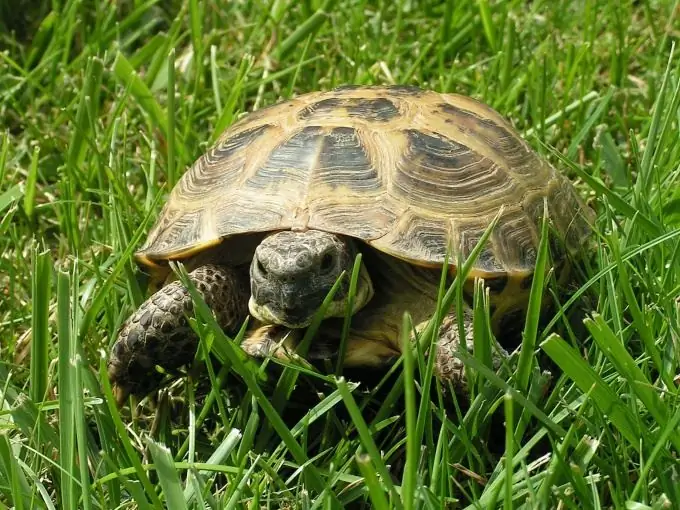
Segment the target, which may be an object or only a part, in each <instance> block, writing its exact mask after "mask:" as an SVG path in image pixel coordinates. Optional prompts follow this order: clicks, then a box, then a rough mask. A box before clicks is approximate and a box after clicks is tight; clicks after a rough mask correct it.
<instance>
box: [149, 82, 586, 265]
mask: <svg viewBox="0 0 680 510" xmlns="http://www.w3.org/2000/svg"><path fill="white" fill-rule="evenodd" d="M545 203H547V204H548V212H549V217H550V220H551V222H552V225H553V228H554V230H555V231H557V232H558V233H559V234H561V237H562V238H563V239H564V240H565V241H566V243H565V244H566V245H567V246H568V247H578V246H579V245H580V243H581V241H582V240H583V238H584V237H585V236H587V235H588V232H589V228H588V223H589V218H590V214H591V211H590V210H589V209H588V208H586V207H585V206H584V205H583V203H582V202H581V200H580V199H579V197H578V196H577V194H576V192H575V190H574V188H573V186H572V185H571V183H570V182H569V181H568V180H567V179H566V178H565V177H564V176H562V175H560V174H559V173H558V172H557V171H556V170H555V169H554V168H553V167H552V166H551V165H550V164H548V163H547V162H546V161H545V160H543V159H542V158H540V157H539V156H538V155H537V154H536V153H535V152H534V151H532V150H531V149H530V147H529V146H528V145H527V144H526V143H525V142H524V141H523V140H522V139H521V138H520V136H519V135H518V133H517V132H516V131H515V130H514V129H513V128H512V126H511V125H510V124H509V123H508V122H507V121H505V120H504V119H503V118H502V117H501V116H500V114H498V113H497V112H496V111H494V110H493V109H491V108H490V107H488V106H486V105H484V104H482V103H480V102H478V101H475V100H473V99H471V98H468V97H464V96H460V95H455V94H440V93H437V92H432V91H426V90H422V89H419V88H415V87H404V86H394V87H358V86H349V87H341V88H337V89H335V90H332V91H329V92H315V93H311V94H305V95H302V96H299V97H297V98H295V99H292V100H289V101H285V102H282V103H278V104H276V105H274V106H271V107H269V108H265V109H262V110H259V111H257V112H255V113H251V114H249V115H247V116H245V117H244V118H243V119H241V120H240V121H239V122H237V123H235V124H234V125H233V126H231V127H230V128H229V129H227V130H226V131H225V132H224V133H223V134H222V135H221V137H220V138H219V140H218V141H217V143H216V144H215V146H214V147H213V148H212V149H211V150H210V151H209V152H207V153H206V154H205V155H203V156H202V157H201V158H199V159H198V161H196V163H195V164H194V165H193V166H192V167H191V169H190V170H189V171H187V172H186V173H185V174H184V175H183V177H182V178H181V180H180V181H179V182H178V184H177V186H175V188H174V189H173V190H172V192H171V194H170V197H169V200H168V201H167V203H166V205H165V207H164V208H163V211H162V212H161V214H160V217H159V219H158V221H157V223H156V225H155V226H154V227H153V229H152V230H151V232H150V233H149V236H148V239H147V241H146V243H145V244H144V246H143V247H142V248H141V250H140V251H139V252H138V253H137V255H136V257H137V260H138V261H140V262H141V263H142V264H146V265H149V266H154V265H158V263H159V262H162V261H166V260H174V259H183V258H186V257H189V256H191V255H193V254H196V253H199V252H201V251H202V250H204V249H206V248H208V247H210V246H214V245H216V244H218V243H220V242H221V241H222V240H224V239H226V238H229V237H231V236H235V235H238V234H245V233H255V232H269V231H279V230H288V229H293V230H296V229H297V230H305V229H318V230H324V231H327V232H333V233H337V234H343V235H347V236H351V237H354V238H357V239H360V240H362V241H365V242H366V243H368V244H369V245H370V246H372V247H374V248H376V249H377V250H379V251H381V252H384V253H387V254H390V255H393V256H395V257H398V258H400V259H402V260H406V261H409V262H411V263H414V264H417V265H421V266H431V267H436V266H440V265H441V264H442V263H443V262H444V260H445V258H446V256H447V252H450V254H455V253H456V252H457V250H459V249H460V250H461V252H462V255H463V257H465V256H467V255H468V254H469V253H470V251H471V250H472V249H473V248H474V247H475V244H476V243H477V241H478V240H479V238H480V237H481V236H482V234H483V233H484V231H485V229H486V228H487V227H488V225H489V222H490V221H492V219H493V218H494V217H495V216H496V215H497V214H498V213H499V210H500V209H501V208H502V215H501V218H500V221H499V223H498V225H497V228H496V229H495V231H494V232H493V233H492V234H491V237H490V240H489V242H488V243H487V245H486V247H485V249H484V250H483V252H482V253H481V255H480V256H479V258H478V259H477V262H476V264H475V267H474V268H473V269H472V276H483V277H487V278H489V277H498V276H501V275H508V274H513V275H515V276H521V275H523V274H531V273H532V272H533V269H534V265H535V262H536V248H537V245H538V239H539V233H540V224H541V221H542V218H543V210H544V204H545ZM453 259H454V260H455V257H453Z"/></svg>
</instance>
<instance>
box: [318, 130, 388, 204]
mask: <svg viewBox="0 0 680 510" xmlns="http://www.w3.org/2000/svg"><path fill="white" fill-rule="evenodd" d="M323 144H324V145H323V148H322V150H321V153H320V154H319V161H318V169H317V171H318V176H319V178H320V179H321V180H322V181H323V182H324V183H325V184H327V185H329V186H331V188H337V187H340V186H346V187H347V188H349V189H352V190H356V191H359V192H364V191H369V190H377V189H380V188H381V182H380V178H379V176H378V173H377V171H376V169H375V168H374V167H373V164H372V163H371V160H370V158H369V155H368V152H367V151H366V147H364V146H363V144H362V143H361V138H360V137H359V135H358V133H357V132H356V130H355V129H354V128H349V127H337V128H334V129H333V130H332V131H331V132H330V133H329V134H328V135H327V136H326V137H325V139H324V142H323Z"/></svg>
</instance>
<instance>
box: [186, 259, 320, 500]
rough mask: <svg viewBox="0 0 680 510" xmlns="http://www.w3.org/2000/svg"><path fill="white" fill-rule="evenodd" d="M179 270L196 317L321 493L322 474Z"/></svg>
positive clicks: (187, 277) (310, 482)
mask: <svg viewBox="0 0 680 510" xmlns="http://www.w3.org/2000/svg"><path fill="white" fill-rule="evenodd" d="M178 269H179V271H178V272H179V275H180V277H181V281H182V283H183V284H184V285H185V286H186V287H187V289H188V290H189V293H190V294H191V297H192V300H193V302H194V307H195V308H194V309H195V311H196V314H197V316H198V317H200V318H201V320H202V321H203V322H205V323H206V324H208V326H209V327H210V329H211V330H212V331H213V333H214V334H215V339H216V341H217V343H219V344H220V345H222V346H223V348H224V353H225V355H226V356H227V358H228V359H229V361H230V362H231V364H232V366H233V367H234V370H235V371H236V372H237V373H238V374H239V375H240V376H241V377H242V378H243V380H244V381H245V382H246V384H247V385H248V389H249V390H250V391H251V392H252V394H253V395H254V396H255V398H256V399H257V402H258V404H259V405H260V407H261V408H262V411H263V412H264V413H265V415H266V416H267V418H268V420H269V421H270V422H271V424H272V426H273V427H274V430H276V432H277V434H278V435H279V436H280V437H281V439H282V440H283V442H284V443H285V445H286V447H287V448H288V450H289V451H290V453H291V455H292V456H293V458H294V459H295V461H296V462H298V464H300V465H301V466H302V465H305V466H306V467H305V473H307V474H308V475H309V480H308V481H309V484H310V486H311V487H312V488H313V489H314V490H315V491H318V492H319V493H321V492H323V488H324V484H323V480H322V478H321V475H320V474H319V472H318V471H317V470H316V468H315V467H314V466H313V465H311V464H309V463H308V459H307V455H306V454H305V452H304V450H303V449H302V448H301V447H300V444H299V443H298V442H297V441H296V440H295V438H294V437H293V436H292V434H291V433H290V430H288V427H287V426H286V424H285V422H284V421H283V420H282V419H281V416H280V415H279V414H278V413H277V412H276V410H275V409H274V406H272V404H271V403H270V402H269V399H268V398H267V396H266V395H265V394H264V392H263V391H262V389H261V388H260V386H259V384H258V382H257V379H256V377H255V375H254V374H253V372H252V371H251V369H250V368H249V367H248V366H247V365H246V363H244V361H243V356H244V354H243V351H242V350H240V349H238V348H237V347H236V346H235V345H233V344H232V343H231V342H230V341H229V339H228V338H227V337H226V335H225V334H224V333H223V332H222V330H221V328H220V327H219V325H218V324H217V322H216V320H215V318H214V317H213V316H212V313H211V312H210V309H209V308H208V306H207V305H206V304H205V301H203V299H202V298H201V295H200V294H199V293H198V291H197V290H196V287H195V286H194V285H193V283H192V282H191V280H190V279H189V276H188V274H186V271H185V270H184V269H183V268H178ZM237 349H238V350H237Z"/></svg>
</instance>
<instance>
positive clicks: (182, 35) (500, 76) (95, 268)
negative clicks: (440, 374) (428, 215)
mask: <svg viewBox="0 0 680 510" xmlns="http://www.w3.org/2000/svg"><path fill="white" fill-rule="evenodd" d="M679 15H680V10H679V6H678V2H677V1H663V0H658V1H651V0H640V1H636V2H615V1H609V2H597V1H593V0H583V1H565V2H548V1H534V2H525V1H521V0H505V1H489V0H478V1H476V2H472V1H470V2H453V1H448V2H412V1H400V2H383V1H379V2H366V1H361V0H355V1H340V0H338V1H333V0H325V1H323V2H321V1H311V0H306V1H302V2H288V1H287V0H274V1H271V2H252V1H247V0H246V1H242V2H228V1H226V0H221V1H216V2H198V1H197V0H185V1H179V0H168V1H164V2H160V1H157V0H127V1H120V2H95V1H91V0H53V1H52V2H48V1H42V2H39V1H37V2H30V1H27V0H25V1H24V0H18V1H16V2H9V3H8V2H3V3H1V4H0V293H1V295H2V299H0V338H1V342H0V356H1V357H0V395H2V396H3V399H2V409H1V410H0V508H10V507H11V508H17V509H24V508H76V507H77V508H84V509H93V508H133V507H137V508H142V509H145V508H160V507H163V506H165V507H167V508H171V509H175V508H177V509H184V508H206V507H210V508H245V507H247V508H255V507H267V508H279V507H282V506H283V507H289V508H337V507H340V506H343V505H344V506H355V507H359V508H360V507H375V508H378V509H380V508H400V507H403V508H442V507H443V506H446V507H447V508H520V507H526V508H555V507H558V508H635V509H643V508H671V507H675V506H678V505H680V489H679V487H680V484H678V477H679V476H680V472H679V471H680V465H679V463H678V454H680V434H678V430H679V429H678V423H680V405H679V401H678V396H679V390H678V384H677V380H678V377H677V374H678V373H679V371H678V363H679V361H680V359H679V356H678V352H680V351H679V350H678V342H680V300H679V298H678V296H680V144H679V143H678V131H679V128H680V126H679V124H680V109H679V108H678V106H679V102H680V67H679V65H680V61H679V59H678V51H677V49H676V48H675V46H674V44H675V41H676V40H677V39H678V35H679V34H680V21H678V16H679ZM346 83H358V84H378V83H407V84H417V85H420V86H423V87H428V88H432V89H435V90H439V91H456V92H460V93H464V94H469V95H471V96H473V97H476V98H479V99H481V100H483V101H485V102H487V103H488V104H490V105H492V106H493V107H495V108H496V109H498V110H499V111H500V112H501V113H502V114H503V115H505V116H506V117H508V118H509V119H511V121H512V122H513V124H514V125H515V126H516V127H517V129H518V130H519V131H520V132H522V133H524V134H525V136H526V138H527V140H528V141H529V142H530V143H531V144H532V145H533V146H534V148H535V149H536V150H537V151H539V152H540V153H542V154H543V155H544V156H545V157H546V158H548V159H549V160H550V161H552V162H553V163H554V164H556V165H558V166H559V167H560V168H561V169H562V170H563V171H564V172H566V173H567V174H568V175H569V176H570V177H571V178H572V179H573V181H574V182H575V183H576V185H577V187H578V189H579V191H580V192H581V193H582V195H583V196H584V198H586V199H587V201H588V202H589V203H590V204H591V205H592V206H593V207H594V208H595V209H596V210H597V213H598V220H597V232H596V234H595V235H594V240H595V241H597V242H596V244H597V249H596V253H595V255H594V257H593V260H592V263H591V264H590V266H589V267H588V268H587V270H586V275H585V279H584V282H583V284H582V285H580V286H578V287H576V288H574V289H573V294H572V296H573V297H571V298H568V299H565V300H562V307H561V308H560V309H559V310H558V312H557V313H555V314H554V315H552V316H551V317H549V318H548V319H549V320H548V323H547V324H544V323H542V322H541V323H539V322H538V321H537V320H536V316H535V310H537V306H538V304H539V303H538V300H537V299H536V300H532V303H533V308H532V310H531V312H530V315H529V319H528V321H527V326H526V329H525V334H524V342H523V344H522V346H521V347H520V350H519V354H518V356H517V358H518V359H519V361H520V362H519V365H518V366H517V368H512V367H507V368H506V369H503V370H501V371H500V372H499V373H498V374H496V373H495V372H493V371H492V370H490V369H489V368H488V361H489V359H490V353H488V352H485V353H484V352H483V353H482V356H481V357H480V358H474V357H472V356H470V355H464V356H463V358H464V360H465V361H466V364H467V365H468V367H470V376H471V377H472V378H473V381H474V384H471V385H470V399H469V402H467V403H465V402H463V401H462V400H461V401H457V400H454V401H452V402H451V401H447V400H445V399H444V398H443V396H442V393H441V391H439V390H440V388H439V384H438V383H437V382H436V381H433V380H431V378H430V374H431V372H432V367H431V365H428V364H427V358H423V356H422V352H421V351H420V350H418V351H415V352H414V353H413V354H412V355H409V356H405V357H404V359H403V360H402V361H401V362H400V363H398V364H397V365H396V366H395V367H394V368H393V369H392V371H391V372H390V373H388V374H387V375H386V376H385V378H384V379H382V380H381V381H380V382H379V383H378V384H376V386H375V388H373V387H369V388H364V387H357V385H356V384H355V383H354V381H353V380H352V378H351V377H350V376H349V375H346V376H345V377H336V376H335V375H327V374H334V372H335V370H334V367H329V370H328V372H327V374H319V373H317V372H316V371H315V370H313V369H312V368H311V367H309V366H307V365H305V364H304V363H298V364H290V365H288V366H286V367H283V370H280V372H281V375H280V376H276V375H272V371H270V370H267V369H266V368H267V367H266V365H267V363H265V366H264V367H260V366H259V365H257V364H253V363H250V362H248V360H245V359H244V358H243V356H242V353H241V351H240V350H239V349H238V348H236V347H235V345H234V344H232V343H230V342H228V341H226V340H225V339H224V338H223V337H221V336H220V335H221V333H220V332H219V331H216V330H215V328H211V327H210V324H208V325H207V327H206V326H204V325H203V324H202V323H201V322H196V323H195V325H196V327H197V329H198V330H199V331H200V333H201V337H202V346H203V347H204V348H211V349H212V351H213V353H214V355H215V356H216V357H217V358H218V359H219V360H220V361H222V363H220V364H216V365H215V366H213V365H212V364H208V365H207V368H208V370H207V372H208V376H207V377H206V376H202V377H198V378H197V377H195V374H194V373H193V372H190V373H189V376H188V377H187V378H185V379H184V380H180V381H178V382H175V383H174V384H173V385H172V386H171V387H170V388H169V389H168V390H167V391H165V392H163V393H162V394H161V396H160V397H159V400H158V402H157V404H155V405H153V406H152V405H151V404H149V405H147V406H146V407H143V408H141V411H140V410H137V411H135V412H134V413H130V412H129V411H128V410H125V411H124V412H123V413H122V414H121V413H120V412H119V411H118V410H117V409H116V408H115V406H114V405H113V401H112V399H111V394H110V389H109V388H108V386H107V385H106V384H105V378H104V377H103V374H104V363H105V361H104V360H105V356H106V352H107V350H108V348H109V346H110V344H111V343H112V341H113V340H114V337H115V334H116V331H117V329H118V328H119V327H120V324H121V323H122V321H123V320H124V319H125V318H126V317H127V315H128V314H129V313H130V312H131V310H132V309H133V308H134V307H135V306H137V305H138V304H140V303H141V301H143V299H144V296H145V290H146V281H145V280H144V278H142V277H141V276H140V275H139V273H138V272H137V270H136V269H135V268H134V265H133V263H132V261H131V254H132V253H133V252H134V250H135V248H136V247H137V246H138V245H139V244H140V242H141V241H142V240H143V237H144V234H145V232H146V231H147V230H148V228H149V227H150V224H151V222H153V219H154V218H155V216H156V214H157V213H158V211H159V208H160V204H161V203H162V201H163V200H164V198H165V196H166V194H167V192H168V190H169V188H170V186H171V185H172V183H174V182H176V180H177V178H178V177H179V175H181V173H182V172H183V171H184V170H185V169H186V168H187V166H188V165H190V164H191V163H192V162H193V161H194V160H195V159H196V158H197V157H198V156H199V155H200V154H201V153H202V152H203V151H205V149H206V148H207V147H208V146H209V145H210V144H211V143H212V141H214V140H215V138H216V137H217V136H218V135H219V133H220V132H221V131H222V130H223V129H224V128H225V127H226V126H228V125H230V124H231V123H232V122H234V121H235V120H236V119H237V118H238V117H239V116H240V115H241V114H242V113H244V112H248V111H251V110H254V109H257V108H262V107H264V106H266V105H269V104H272V103H274V102H275V101H277V100H278V99H281V98H286V97H289V96H291V95H293V94H298V93H302V92H307V91H311V90H316V89H327V88H331V87H333V86H336V85H340V84H346ZM549 288H552V285H550V286H549ZM459 295H460V293H459V292H457V291H456V290H455V288H454V289H452V291H451V292H449V293H448V294H447V296H446V298H445V299H446V300H448V301H449V302H452V301H455V300H457V299H458V296H459ZM442 296H443V294H442ZM475 301H476V305H477V306H476V310H475V332H476V335H477V342H478V344H479V345H483V344H484V342H483V341H482V340H480V338H481V339H483V338H486V336H488V325H486V324H485V320H486V318H485V315H486V314H485V313H483V308H484V306H486V303H485V299H484V296H483V295H481V294H478V295H477V296H476V300H475ZM576 309H584V310H585V320H584V321H578V320H577V321H574V320H573V319H571V320H570V318H571V317H572V316H573V314H572V312H573V311H574V310H576ZM480 312H482V313H480ZM199 315H202V316H203V317H204V319H210V316H209V314H206V313H205V310H203V311H202V313H199ZM208 322H210V321H209V320H208ZM427 335H430V337H429V339H430V340H431V333H428V332H425V333H424V337H425V338H424V341H423V343H424V345H426V344H427V341H428V337H427ZM481 351H483V349H482V350H481ZM481 351H480V352H481ZM201 356H202V354H200V353H199V358H200V357H201ZM197 365H199V366H200V365H201V362H200V361H199V363H198V364H197ZM270 365H271V363H270ZM546 367H547V368H550V371H551V373H552V377H548V376H547V374H545V373H542V370H544V369H545V368H546ZM279 368H281V367H279ZM206 379H207V381H208V383H206V382H205V381H206ZM395 381H396V382H395ZM272 388H274V389H272ZM296 388H299V390H296ZM429 388H433V389H434V391H433V392H430V390H429ZM298 394H302V395H306V397H300V398H305V399H306V400H305V401H304V402H303V403H301V404H299V403H297V400H296V398H297V395H298ZM272 395H273V396H272Z"/></svg>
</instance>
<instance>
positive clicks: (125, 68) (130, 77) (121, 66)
mask: <svg viewBox="0 0 680 510" xmlns="http://www.w3.org/2000/svg"><path fill="white" fill-rule="evenodd" d="M113 72H114V74H115V76H116V78H118V80H119V81H120V82H121V83H122V84H123V85H124V86H125V87H126V88H127V89H128V90H129V92H130V94H132V97H134V98H135V100H136V101H137V103H138V104H139V107H140V108H141V109H142V111H144V112H145V113H146V114H147V115H148V116H149V117H150V118H151V120H152V122H153V123H154V124H155V125H156V126H157V127H158V128H159V129H160V130H161V132H162V133H163V135H164V136H165V138H166V139H168V137H169V123H168V117H167V116H166V115H165V113H163V109H162V108H161V106H160V104H158V101H156V99H155V98H154V97H153V94H152V93H151V90H149V87H148V86H147V85H146V83H144V81H143V80H142V79H141V78H140V77H139V76H138V75H137V72H136V71H135V70H134V68H133V67H132V65H131V64H130V62H129V61H128V60H127V59H126V58H125V56H124V55H123V54H122V53H118V54H117V55H116V58H115V60H114V62H113ZM175 143H176V150H177V152H178V153H179V156H180V159H181V160H182V161H187V160H188V157H187V149H186V147H184V143H183V142H182V140H179V139H177V140H176V141H175Z"/></svg>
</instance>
